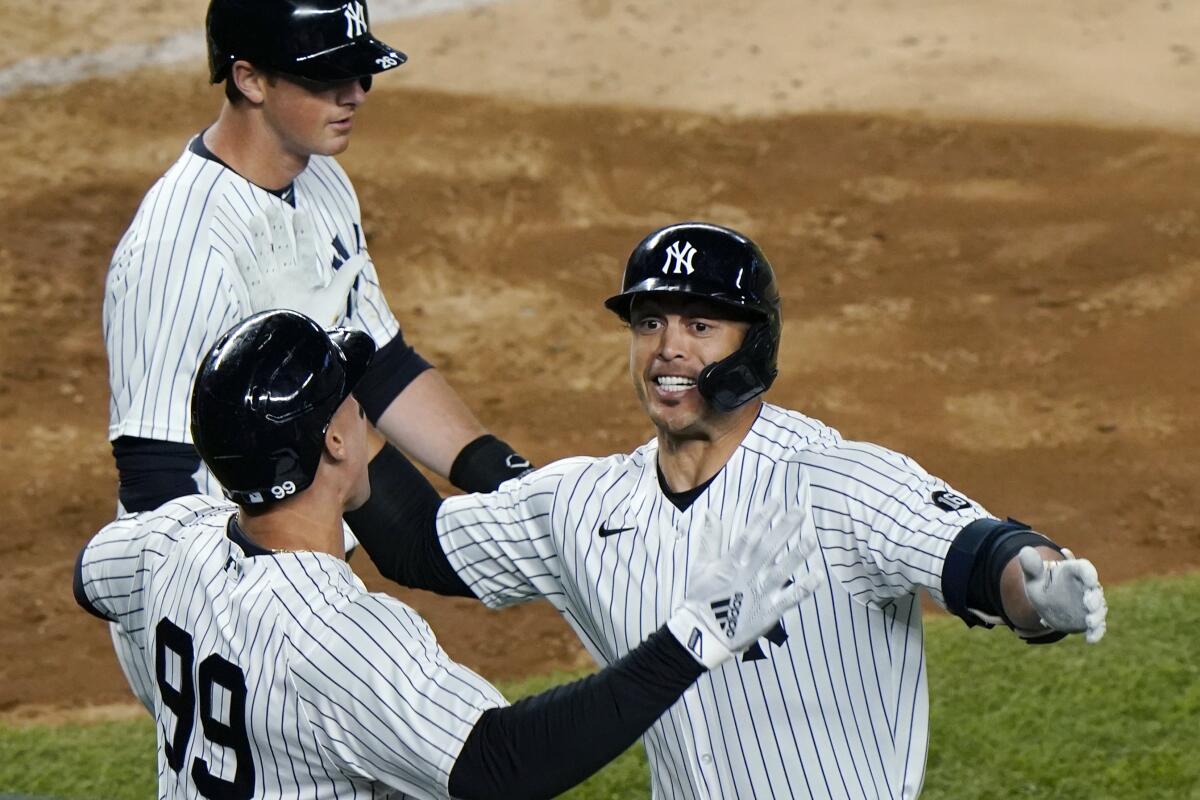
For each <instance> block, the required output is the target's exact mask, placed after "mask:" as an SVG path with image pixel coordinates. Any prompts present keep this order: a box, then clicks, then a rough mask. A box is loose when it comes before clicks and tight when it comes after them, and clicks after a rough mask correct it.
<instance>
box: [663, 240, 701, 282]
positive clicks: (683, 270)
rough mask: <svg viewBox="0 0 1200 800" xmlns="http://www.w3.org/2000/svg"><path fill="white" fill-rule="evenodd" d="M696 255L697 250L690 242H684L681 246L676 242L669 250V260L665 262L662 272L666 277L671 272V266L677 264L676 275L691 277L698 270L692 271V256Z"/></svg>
mask: <svg viewBox="0 0 1200 800" xmlns="http://www.w3.org/2000/svg"><path fill="white" fill-rule="evenodd" d="M694 255H696V248H694V247H692V245H691V243H690V242H684V243H683V245H682V246H680V244H679V242H674V243H672V245H671V246H670V247H668V248H667V260H666V261H664V262H663V267H662V271H663V274H664V275H666V274H668V273H670V272H671V264H672V262H674V264H675V274H676V275H681V274H687V275H691V274H692V273H693V272H695V271H696V270H694V269H692V256H694Z"/></svg>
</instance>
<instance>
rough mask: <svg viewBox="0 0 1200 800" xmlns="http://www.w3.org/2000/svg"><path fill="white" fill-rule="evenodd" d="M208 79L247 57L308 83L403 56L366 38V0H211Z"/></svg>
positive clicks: (375, 68) (393, 63)
mask: <svg viewBox="0 0 1200 800" xmlns="http://www.w3.org/2000/svg"><path fill="white" fill-rule="evenodd" d="M206 28H207V33H208V67H209V73H210V75H211V77H212V82H213V83H220V82H221V81H223V80H225V78H226V77H228V76H229V71H230V69H232V67H233V62H234V61H237V60H239V59H240V60H242V61H249V62H250V63H252V64H254V65H255V66H259V67H264V68H266V69H272V70H275V71H277V72H281V73H283V74H284V75H292V76H295V77H298V78H302V79H305V80H309V81H317V82H320V83H329V82H333V81H345V80H351V79H354V78H363V77H366V76H368V75H374V74H375V73H377V72H383V71H384V70H387V69H392V68H393V67H398V66H400V65H401V64H403V63H404V62H405V61H407V60H408V57H407V56H405V55H404V53H401V52H400V51H399V50H397V49H395V48H394V47H390V46H388V45H386V44H384V43H383V42H381V41H379V40H378V39H376V38H374V37H373V36H371V31H370V29H369V28H368V21H367V4H366V0H350V2H345V1H344V0H212V2H210V3H209V6H208V18H207V21H206Z"/></svg>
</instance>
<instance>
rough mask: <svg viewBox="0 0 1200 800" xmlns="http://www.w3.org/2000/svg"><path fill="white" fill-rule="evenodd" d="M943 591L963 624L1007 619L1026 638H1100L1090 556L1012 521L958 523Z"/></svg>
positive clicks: (1099, 595)
mask: <svg viewBox="0 0 1200 800" xmlns="http://www.w3.org/2000/svg"><path fill="white" fill-rule="evenodd" d="M942 592H943V595H944V596H945V598H946V608H947V609H948V610H950V611H952V612H954V613H955V614H957V615H958V616H959V617H961V618H962V619H963V621H965V622H966V623H967V624H968V625H979V624H984V625H987V626H988V627H991V626H994V625H1006V626H1007V627H1009V628H1011V629H1012V630H1013V631H1014V632H1016V633H1017V635H1019V636H1020V637H1021V638H1023V639H1025V640H1026V641H1027V642H1029V643H1030V644H1048V643H1050V642H1056V641H1058V640H1059V639H1062V638H1063V637H1064V636H1066V635H1067V634H1070V633H1082V634H1084V635H1085V636H1086V638H1087V641H1088V642H1090V643H1093V644H1094V643H1096V642H1098V641H1100V639H1101V637H1103V636H1104V631H1105V625H1106V617H1107V614H1108V606H1107V605H1106V604H1105V601H1104V589H1103V587H1101V585H1100V578H1099V576H1098V575H1097V573H1096V568H1095V567H1094V566H1093V565H1092V562H1090V561H1088V560H1087V559H1080V558H1075V556H1074V554H1072V553H1071V551H1070V550H1067V549H1064V548H1060V547H1059V546H1058V545H1056V544H1055V543H1054V542H1052V541H1050V539H1048V538H1046V537H1045V536H1043V535H1042V534H1040V533H1038V532H1037V531H1034V530H1031V529H1030V528H1029V526H1028V525H1025V524H1024V523H1021V522H1017V521H1016V520H1012V519H1009V520H1005V521H1001V520H997V519H978V520H975V521H974V522H972V523H970V524H969V525H967V526H966V527H964V528H963V529H962V531H961V532H960V533H959V534H958V536H957V537H955V539H954V541H953V542H952V543H951V545H950V551H949V553H948V554H947V556H946V561H945V569H944V570H943V573H942Z"/></svg>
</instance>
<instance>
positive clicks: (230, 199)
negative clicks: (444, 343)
mask: <svg viewBox="0 0 1200 800" xmlns="http://www.w3.org/2000/svg"><path fill="white" fill-rule="evenodd" d="M193 141H194V139H193ZM191 144H192V143H191V142H189V145H188V147H186V148H184V151H183V153H182V154H181V155H180V157H179V159H178V160H177V161H176V162H175V163H174V164H173V165H172V166H171V168H170V169H168V170H167V172H166V173H165V174H164V175H163V176H162V177H161V178H160V179H159V180H158V181H157V182H156V183H155V184H154V186H153V187H151V189H150V191H149V192H147V193H146V196H145V197H144V198H143V199H142V203H141V205H140V206H139V208H138V210H137V213H136V215H135V216H134V219H133V222H132V223H130V226H129V229H128V230H127V231H126V232H125V235H124V236H123V237H122V238H121V241H120V243H118V245H117V248H116V251H115V252H114V254H113V258H112V262H111V263H110V265H109V268H108V276H107V278H106V281H105V293H104V304H103V323H104V344H105V349H106V350H107V353H108V382H109V390H110V400H109V426H108V436H109V439H116V438H118V437H120V436H136V437H143V438H148V439H158V440H162V441H168V442H181V443H186V444H191V442H192V436H191V431H190V429H189V424H188V420H189V419H190V418H191V391H192V380H193V378H194V377H195V374H196V369H197V368H198V367H199V364H200V360H201V359H202V358H203V357H204V356H205V354H206V353H207V352H208V351H209V349H210V348H211V347H212V345H213V344H214V343H215V342H216V340H217V339H218V338H219V337H220V335H221V334H222V333H224V332H225V331H226V330H228V329H229V328H230V327H231V326H233V325H234V324H235V323H236V322H238V321H239V320H241V319H243V318H245V317H247V316H249V309H244V308H241V307H240V305H239V302H238V299H237V292H236V290H235V288H234V287H235V285H236V284H235V282H240V281H241V278H240V277H239V275H238V273H237V269H236V268H235V266H234V253H235V252H238V251H241V252H243V253H244V254H246V255H250V254H251V253H252V250H251V245H250V233H249V229H248V228H247V221H248V220H249V219H250V218H251V217H253V216H254V215H255V214H258V213H259V212H260V211H261V210H262V209H263V208H266V207H267V206H269V205H272V206H274V207H276V208H279V209H282V211H283V214H284V217H285V219H287V220H288V221H289V222H290V220H291V216H292V214H293V213H295V209H296V208H304V209H307V210H308V211H309V212H310V213H311V215H312V220H313V224H314V225H315V227H316V230H317V240H318V241H319V242H324V243H325V244H326V245H327V247H328V253H327V255H328V257H329V258H328V262H327V263H328V267H327V270H328V274H327V275H326V278H328V277H329V275H332V272H333V270H334V269H336V268H337V267H338V266H340V265H341V264H342V262H343V261H344V260H345V259H346V258H347V257H348V256H350V255H354V254H355V253H358V252H360V251H363V250H365V248H366V241H365V239H364V236H363V232H362V213H361V210H360V208H359V204H358V196H357V195H356V194H355V192H354V187H353V186H352V185H351V184H350V179H349V178H348V177H347V176H346V173H345V172H344V171H342V168H341V167H340V166H339V165H338V163H337V161H335V160H334V159H333V158H329V157H325V156H312V157H311V158H310V159H309V163H308V166H307V167H306V168H305V169H304V171H303V172H301V173H300V174H299V175H298V176H296V179H295V181H294V182H293V199H294V202H295V208H293V206H292V205H291V204H290V203H289V202H287V201H285V200H284V199H282V198H281V197H278V196H277V195H275V194H274V193H272V192H268V191H267V190H265V189H262V188H261V187H258V186H256V185H254V184H253V183H251V182H250V181H248V180H246V179H245V178H243V177H242V176H240V175H238V174H237V173H236V172H234V171H233V170H231V169H229V168H228V167H226V166H224V165H222V164H220V163H219V162H217V161H213V160H212V159H209V158H205V157H204V156H201V155H199V154H197V153H195V152H192V150H191ZM348 311H349V313H348V315H347V316H346V317H345V318H344V319H343V320H342V323H341V324H345V325H349V326H353V327H356V328H360V329H361V330H364V331H366V332H367V333H369V334H371V336H372V338H374V339H375V343H376V345H377V346H379V347H383V345H385V344H386V343H387V342H389V341H391V340H392V338H393V337H394V336H395V335H396V334H397V332H398V331H399V330H400V326H399V324H398V323H397V321H396V318H395V316H393V314H392V312H391V309H390V308H389V306H388V304H387V300H386V298H385V297H384V295H383V290H382V288H381V287H380V285H379V276H378V274H377V273H376V271H375V265H374V264H372V263H368V264H367V266H366V267H365V268H364V269H363V271H362V273H361V274H360V276H359V279H358V280H357V281H356V282H355V288H354V290H353V292H352V293H351V297H350V302H349V308H348ZM192 477H193V478H194V479H195V481H196V487H197V490H198V491H200V492H202V493H204V494H208V495H211V496H213V497H216V498H221V497H222V493H221V486H220V484H219V483H218V482H217V480H216V478H214V477H213V475H212V473H211V472H209V470H208V467H206V466H205V465H204V463H203V462H200V464H199V468H198V470H197V471H196V473H195V474H194V475H193V476H192ZM354 544H356V542H355V540H354V539H353V538H352V536H351V535H350V534H349V532H348V534H347V547H353V546H354ZM112 636H113V646H114V648H115V650H116V653H117V660H118V661H119V662H120V663H121V667H122V669H123V670H124V672H125V675H126V677H127V678H128V680H129V684H130V687H131V688H132V689H133V692H134V694H135V695H137V697H138V699H139V700H141V701H142V703H143V704H148V703H149V700H150V690H151V689H152V688H153V686H152V684H151V682H150V677H151V676H149V675H147V674H145V673H144V672H142V670H141V661H140V660H139V659H138V658H137V657H136V652H134V651H133V649H132V645H131V643H129V642H127V641H125V640H124V638H125V637H123V636H122V635H121V634H120V632H119V630H118V629H117V628H116V627H114V628H113V629H112Z"/></svg>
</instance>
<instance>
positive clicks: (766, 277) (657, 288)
mask: <svg viewBox="0 0 1200 800" xmlns="http://www.w3.org/2000/svg"><path fill="white" fill-rule="evenodd" d="M647 293H664V294H683V295H689V296H693V297H701V298H704V299H706V300H710V301H712V302H714V303H717V304H719V305H722V306H726V307H728V308H729V309H730V310H731V311H733V312H734V313H736V314H738V315H739V316H747V317H749V318H750V319H751V320H752V324H751V326H750V329H749V330H748V331H747V332H746V338H745V340H744V341H743V342H742V345H741V347H739V348H738V349H737V350H736V351H735V352H734V353H733V354H732V355H730V356H728V357H727V358H724V359H722V360H720V361H718V362H716V363H715V364H709V365H708V366H707V367H705V368H704V370H703V371H702V372H701V373H700V377H699V379H698V380H697V387H698V388H699V390H700V394H701V396H703V397H704V399H705V400H707V401H708V402H709V404H710V405H712V406H713V407H714V408H716V409H717V410H719V411H732V410H733V409H735V408H737V407H738V406H740V405H742V404H744V403H746V402H748V401H750V400H752V399H753V398H755V397H757V396H758V395H760V394H762V393H763V392H765V391H766V390H767V389H769V388H770V387H771V383H772V382H773V381H774V380H775V376H776V375H777V374H778V372H779V370H778V368H777V366H776V360H777V358H778V355H779V335H780V329H781V322H780V316H779V309H780V302H779V289H778V288H777V287H776V286H775V273H774V271H772V269H771V264H770V262H769V261H767V257H766V256H765V255H763V252H762V250H760V249H759V247H758V245H756V244H755V243H754V242H752V241H750V239H748V238H746V237H745V236H743V235H742V234H740V233H738V232H737V231H735V230H731V229H730V228H723V227H721V226H720V225H709V224H707V223H703V222H682V223H679V224H676V225H668V226H667V227H665V228H660V229H658V230H656V231H654V232H653V233H651V234H650V235H649V236H647V237H646V238H645V239H643V240H642V241H641V242H640V243H639V244H638V246H637V247H636V248H634V250H633V253H632V254H631V255H630V256H629V262H628V263H627V264H626V265H625V276H624V279H623V280H622V281H621V293H620V294H618V295H614V296H613V297H610V298H608V300H606V301H605V302H604V305H605V306H607V307H608V309H609V310H610V311H613V312H615V313H616V314H618V315H619V316H620V317H621V319H623V320H625V321H626V322H628V321H629V313H630V307H631V306H632V304H633V299H634V298H635V297H637V296H638V295H641V294H647Z"/></svg>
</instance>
